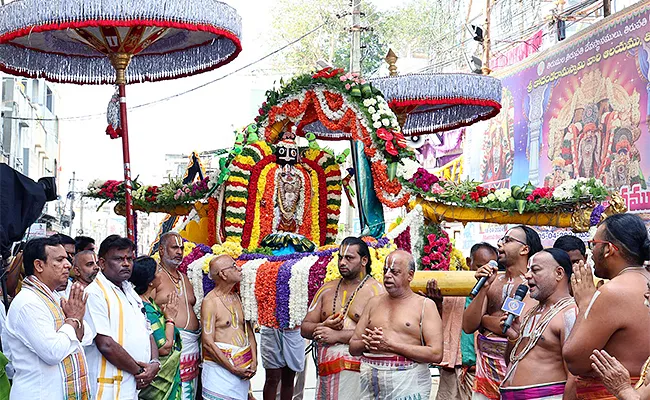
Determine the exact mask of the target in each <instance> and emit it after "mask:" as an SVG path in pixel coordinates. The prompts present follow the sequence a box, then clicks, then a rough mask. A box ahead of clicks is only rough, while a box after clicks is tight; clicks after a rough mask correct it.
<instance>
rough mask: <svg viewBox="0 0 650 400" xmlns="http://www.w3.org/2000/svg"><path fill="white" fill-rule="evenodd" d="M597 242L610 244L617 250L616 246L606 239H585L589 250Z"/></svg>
mask: <svg viewBox="0 0 650 400" xmlns="http://www.w3.org/2000/svg"><path fill="white" fill-rule="evenodd" d="M598 243H607V244H608V245H610V246H612V247H613V248H614V249H615V250H616V251H618V247H616V245H615V244H614V243H612V242H608V241H606V240H587V246H588V247H589V250H593V249H594V248H595V247H596V245H597V244H598Z"/></svg>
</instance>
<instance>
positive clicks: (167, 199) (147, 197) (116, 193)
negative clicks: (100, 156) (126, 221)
mask: <svg viewBox="0 0 650 400" xmlns="http://www.w3.org/2000/svg"><path fill="white" fill-rule="evenodd" d="M132 185H133V192H132V199H133V205H134V206H135V207H136V209H138V210H143V211H146V212H150V211H160V210H168V211H169V212H170V213H172V212H175V211H181V210H180V209H178V210H177V207H179V206H186V205H189V204H192V203H194V202H195V201H197V200H200V199H203V198H205V197H206V195H207V194H208V193H209V192H210V189H211V187H212V186H211V183H210V177H209V176H208V177H205V178H204V179H203V180H200V181H198V182H190V183H183V180H182V178H170V181H169V182H168V183H165V184H163V185H160V186H155V185H153V186H147V185H141V184H140V183H138V182H137V181H136V180H133V182H132ZM84 196H85V197H90V198H95V199H100V200H103V202H102V205H104V203H106V202H107V201H117V202H119V203H124V199H125V186H124V181H116V180H107V181H100V180H94V181H92V182H91V183H90V184H89V185H88V189H87V191H86V193H85V194H84ZM100 207H101V206H100Z"/></svg>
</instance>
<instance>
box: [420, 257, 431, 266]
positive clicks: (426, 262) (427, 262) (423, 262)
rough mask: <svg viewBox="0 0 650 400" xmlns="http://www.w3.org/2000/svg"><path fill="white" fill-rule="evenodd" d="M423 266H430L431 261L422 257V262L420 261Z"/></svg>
mask: <svg viewBox="0 0 650 400" xmlns="http://www.w3.org/2000/svg"><path fill="white" fill-rule="evenodd" d="M420 261H421V262H422V264H423V265H431V259H430V258H429V257H427V256H424V257H422V260H420Z"/></svg>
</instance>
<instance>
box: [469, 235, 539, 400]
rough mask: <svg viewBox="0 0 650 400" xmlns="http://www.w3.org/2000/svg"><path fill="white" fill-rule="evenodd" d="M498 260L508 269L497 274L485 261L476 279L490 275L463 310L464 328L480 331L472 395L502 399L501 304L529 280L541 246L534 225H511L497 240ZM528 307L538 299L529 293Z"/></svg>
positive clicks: (478, 398) (504, 341)
mask: <svg viewBox="0 0 650 400" xmlns="http://www.w3.org/2000/svg"><path fill="white" fill-rule="evenodd" d="M497 245H498V247H497V250H498V252H499V258H498V261H499V264H501V265H503V266H505V268H506V273H505V274H498V275H497V271H498V268H497V267H492V266H490V265H483V266H482V267H480V268H479V270H478V271H477V272H476V279H480V278H481V277H484V276H487V277H488V280H487V282H486V283H485V285H483V287H482V288H481V290H480V291H479V293H478V295H476V297H475V298H474V299H473V300H472V302H471V303H470V304H469V305H468V306H467V309H466V310H465V312H464V313H463V331H465V333H474V332H476V331H477V330H478V331H479V334H478V335H477V337H476V376H475V378H474V388H473V392H474V393H473V394H472V399H474V400H484V399H490V400H498V399H500V394H499V385H500V384H501V381H502V380H503V377H504V376H505V373H506V370H507V366H506V362H505V355H506V346H507V344H508V341H507V339H506V338H505V337H503V334H502V333H501V326H500V325H499V321H500V319H501V316H502V315H503V311H501V307H502V305H503V302H504V300H505V299H506V297H512V296H514V293H515V291H516V290H517V287H518V286H519V285H521V284H525V283H526V279H525V277H524V274H525V273H526V271H527V269H528V259H529V258H530V257H531V256H532V255H533V254H535V253H537V252H538V251H540V250H541V249H542V242H541V241H540V239H539V235H538V234H537V232H535V231H534V230H533V229H532V228H530V227H529V226H525V225H518V226H516V227H514V228H511V229H509V230H508V231H507V232H506V234H505V235H504V236H503V237H502V238H501V239H499V241H498V242H497ZM524 302H525V303H526V304H527V307H526V308H524V310H527V309H528V308H530V307H531V306H532V303H535V301H534V300H531V299H530V297H529V296H526V297H525V298H524Z"/></svg>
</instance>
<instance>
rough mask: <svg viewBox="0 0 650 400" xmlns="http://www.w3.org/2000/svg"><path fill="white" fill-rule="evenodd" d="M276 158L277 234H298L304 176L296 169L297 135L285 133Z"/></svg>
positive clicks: (278, 146)
mask: <svg viewBox="0 0 650 400" xmlns="http://www.w3.org/2000/svg"><path fill="white" fill-rule="evenodd" d="M275 156H276V159H277V163H278V165H279V166H280V168H278V169H277V170H276V171H275V182H276V190H275V210H274V211H275V212H274V214H275V218H274V219H275V220H274V222H273V227H274V228H275V230H276V231H277V232H291V233H296V232H298V222H299V221H298V217H299V216H298V206H299V205H300V204H301V202H303V201H304V199H303V188H304V182H303V175H302V174H301V173H300V171H298V169H297V168H296V164H297V163H298V162H299V161H300V160H299V152H298V146H297V145H296V135H295V134H294V133H293V132H284V133H283V134H282V136H281V140H280V142H278V144H277V145H276V150H275Z"/></svg>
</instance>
